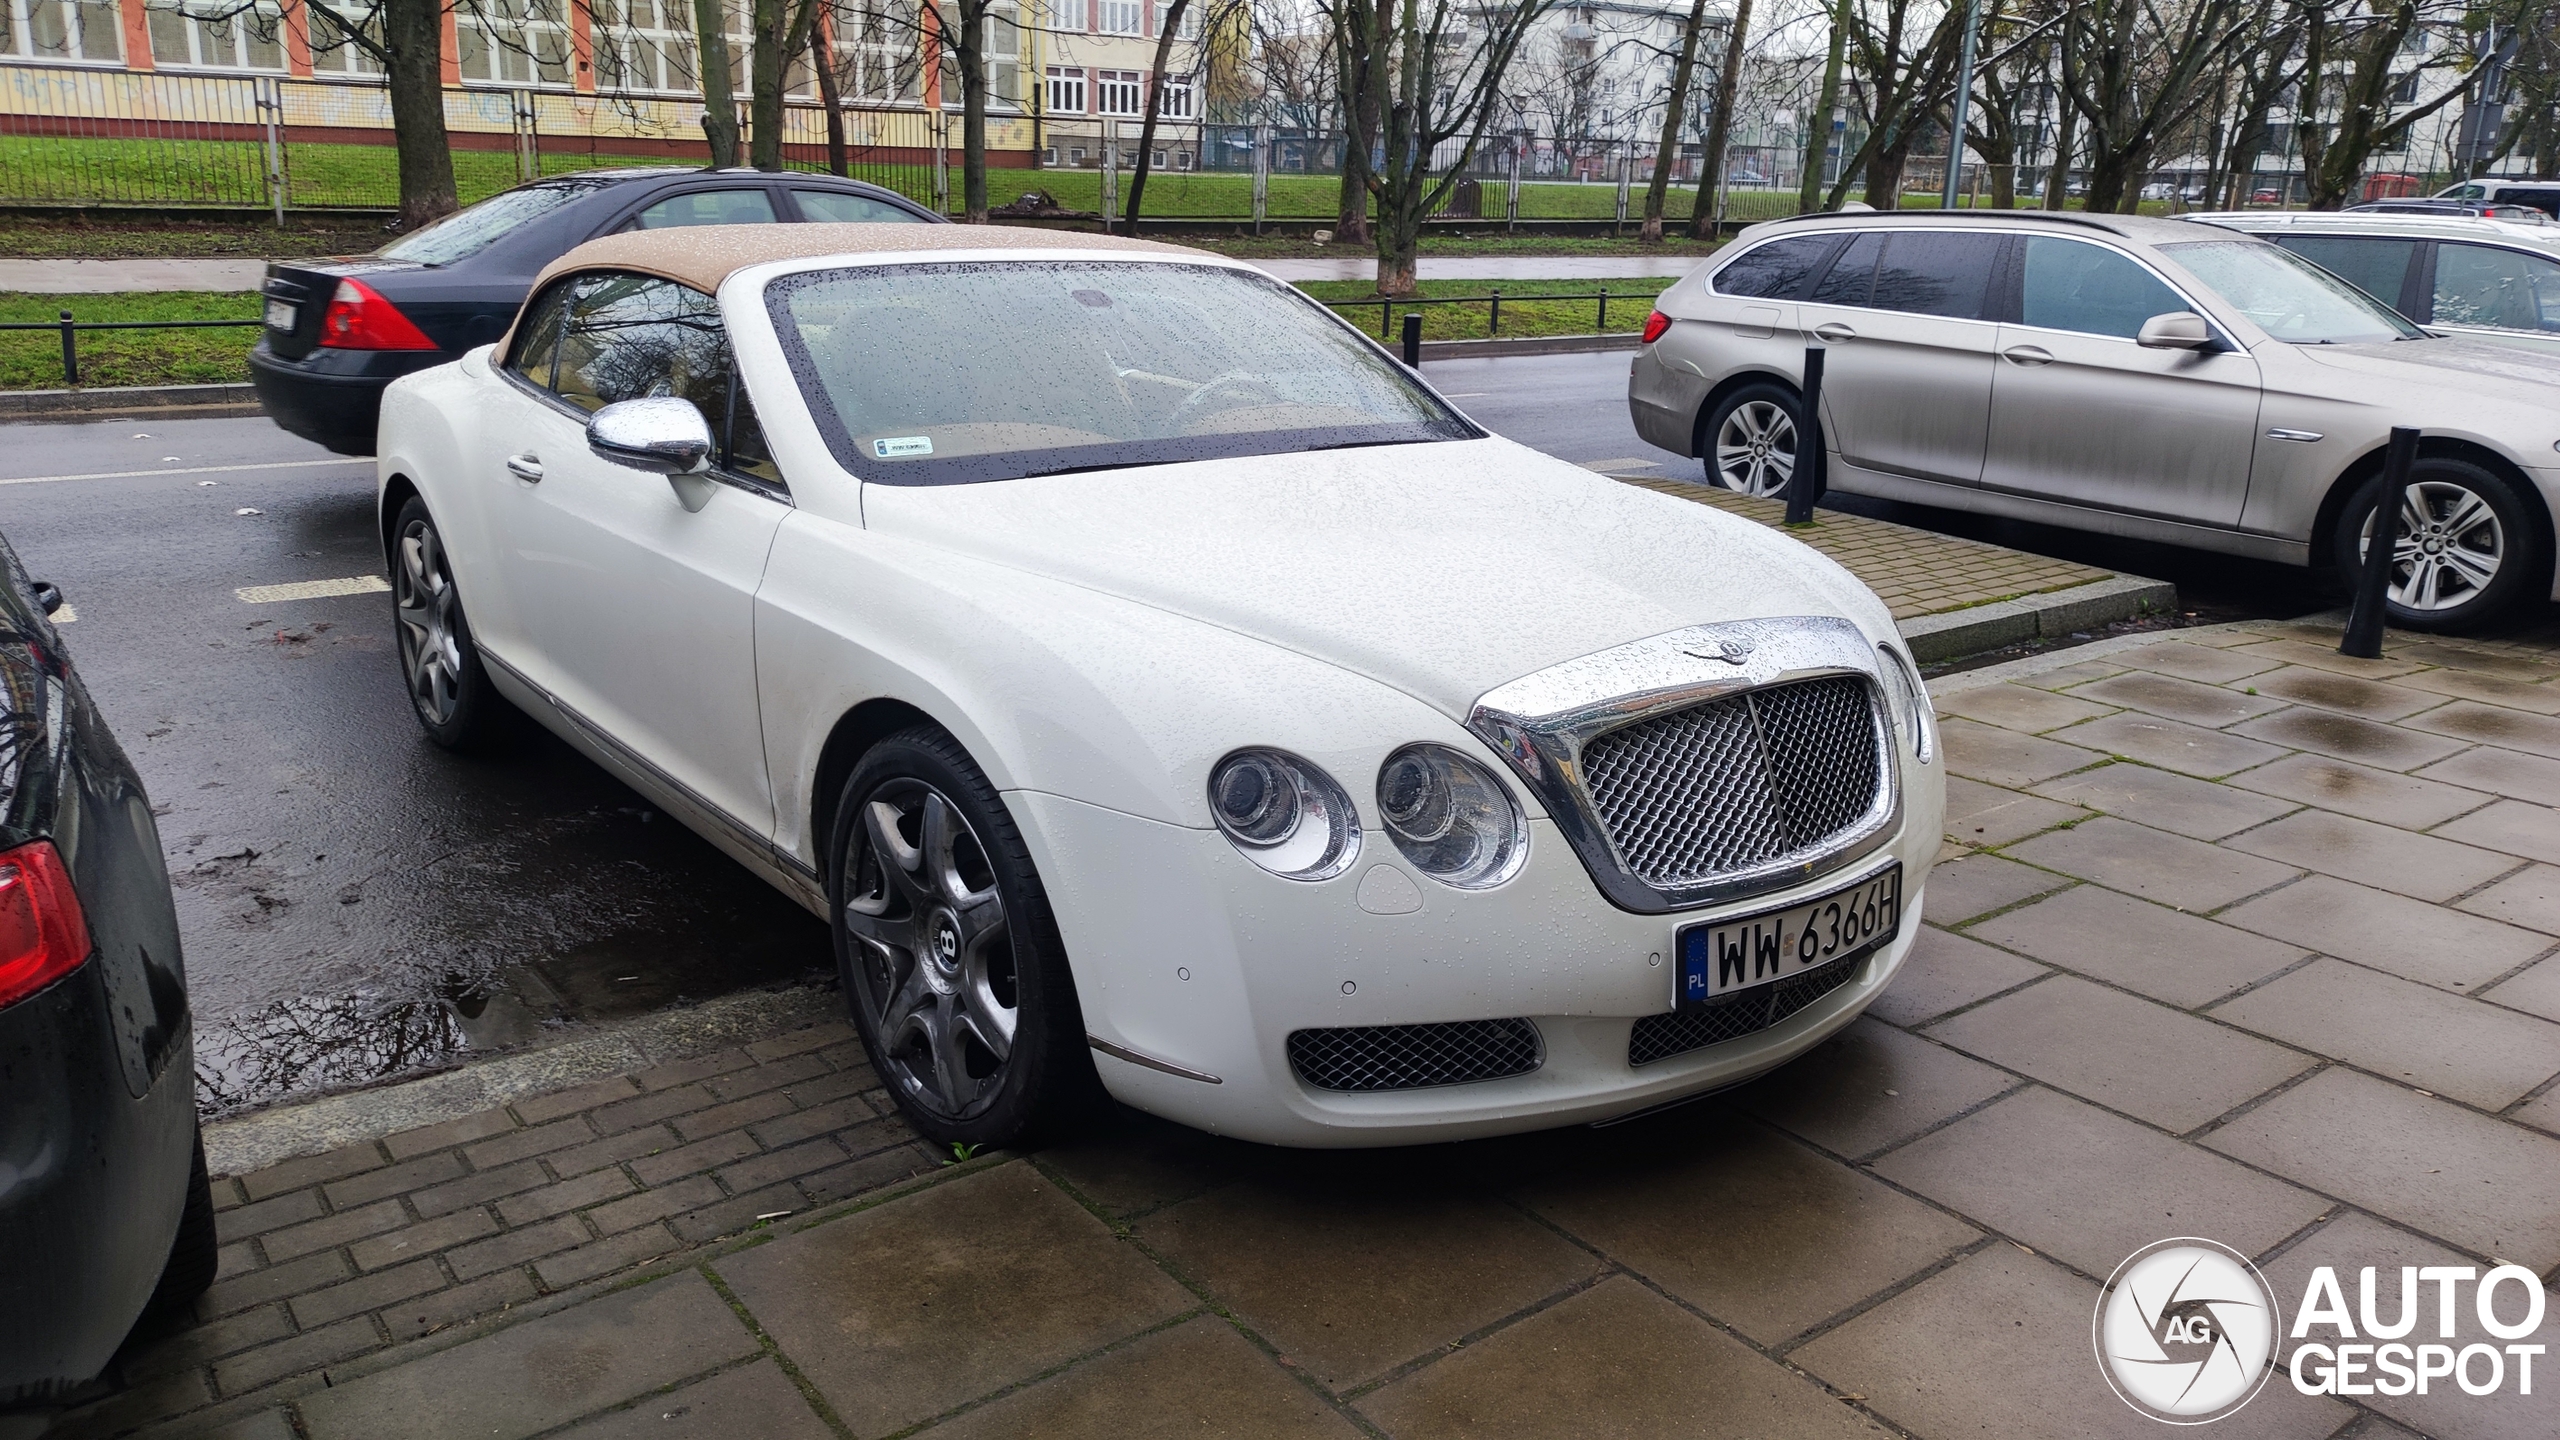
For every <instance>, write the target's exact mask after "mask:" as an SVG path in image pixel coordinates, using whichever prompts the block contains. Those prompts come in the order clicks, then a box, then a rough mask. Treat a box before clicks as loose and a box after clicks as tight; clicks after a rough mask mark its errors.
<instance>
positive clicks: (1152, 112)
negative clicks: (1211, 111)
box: [1121, 0, 1199, 235]
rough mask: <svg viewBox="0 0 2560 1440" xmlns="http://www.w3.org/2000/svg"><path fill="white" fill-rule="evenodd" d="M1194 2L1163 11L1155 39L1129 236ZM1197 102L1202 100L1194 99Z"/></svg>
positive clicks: (1180, 1) (1176, 0) (1128, 210)
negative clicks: (1178, 35)
mask: <svg viewBox="0 0 2560 1440" xmlns="http://www.w3.org/2000/svg"><path fill="white" fill-rule="evenodd" d="M1190 7H1191V0H1173V3H1172V4H1170V5H1167V6H1166V7H1165V9H1164V19H1163V23H1162V28H1161V29H1160V30H1159V31H1158V32H1157V35H1156V64H1155V71H1154V73H1153V74H1152V75H1151V76H1149V78H1148V81H1147V121H1146V123H1145V124H1144V125H1142V126H1140V127H1138V172H1137V173H1136V174H1135V175H1132V176H1130V177H1129V203H1128V204H1127V205H1126V206H1123V207H1122V209H1121V213H1122V214H1123V215H1125V216H1126V217H1127V218H1128V231H1127V233H1129V234H1131V235H1135V234H1137V233H1138V202H1139V201H1140V200H1142V199H1144V198H1145V197H1146V193H1147V172H1148V171H1149V170H1151V169H1153V168H1154V166H1153V163H1152V162H1153V161H1154V159H1155V152H1156V116H1157V115H1159V114H1161V113H1163V110H1164V72H1165V66H1166V65H1168V64H1169V63H1171V61H1172V59H1173V32H1174V31H1175V30H1177V29H1179V28H1180V27H1181V25H1182V12H1183V11H1185V10H1187V9H1189V8H1190ZM1192 98H1193V99H1194V101H1195V102H1196V101H1197V100H1198V98H1199V97H1197V96H1194V97H1192Z"/></svg>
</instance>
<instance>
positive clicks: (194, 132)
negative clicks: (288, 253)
mask: <svg viewBox="0 0 2560 1440" xmlns="http://www.w3.org/2000/svg"><path fill="white" fill-rule="evenodd" d="M444 111H445V117H444V118H445V129H446V133H447V135H448V136H449V137H450V142H451V146H452V151H453V164H454V180H455V184H456V187H457V189H458V190H459V191H460V195H461V199H462V200H463V201H464V203H466V204H467V203H469V202H471V201H473V200H477V199H480V198H482V197H483V196H486V195H491V194H494V193H496V192H497V191H499V190H503V189H505V188H506V187H507V186H509V185H514V184H518V183H521V182H522V181H525V180H529V179H533V178H535V177H537V176H540V175H546V174H555V173H558V172H561V171H566V170H583V169H592V168H596V167H599V166H610V165H650V164H670V163H674V164H700V163H702V162H703V158H704V156H705V154H706V150H705V146H704V143H703V140H702V104H701V102H700V101H699V100H690V101H688V100H684V99H681V98H674V97H667V96H625V95H582V94H575V93H571V92H567V91H555V90H538V89H531V88H517V89H480V88H473V87H465V86H451V87H447V88H446V90H445V91H444ZM742 120H743V116H742ZM783 123H784V134H783V156H784V163H785V165H786V166H788V167H790V168H795V169H806V170H822V169H825V168H826V167H827V158H828V157H827V144H826V129H827V127H826V115H825V112H824V111H823V110H821V109H820V108H819V107H818V106H816V105H814V104H803V103H796V102H795V103H790V104H787V105H786V106H785V108H784V115H783ZM1014 123H1020V122H1014ZM843 125H844V131H845V141H846V152H847V159H848V161H849V167H848V168H849V169H850V170H851V172H852V173H853V174H855V175H856V176H858V177H859V178H862V179H865V180H870V181H873V182H874V183H877V184H881V185H885V186H887V187H888V188H890V189H893V190H896V191H899V192H900V193H902V194H906V195H909V196H912V197H914V198H916V199H919V200H923V201H926V202H927V203H938V202H944V201H947V198H948V195H949V175H950V170H951V165H950V151H951V149H952V146H953V141H954V132H956V130H957V129H958V127H957V125H956V124H954V123H952V118H951V117H949V116H947V115H943V114H939V113H928V112H924V111H918V110H870V109H847V110H845V111H844V112H843ZM393 144H394V132H393V129H392V120H391V102H390V95H389V92H388V91H386V90H385V89H384V88H383V87H382V85H381V83H380V81H379V80H378V79H374V78H359V79H350V80H296V79H289V78H284V77H278V76H264V75H259V76H251V75H188V74H173V73H168V72H153V71H129V70H106V69H96V68H79V67H66V66H46V65H25V64H0V204H21V205H25V204H36V205H109V206H132V207H154V208H157V207H181V208H183V207H220V208H226V209H261V210H269V211H272V212H273V213H275V214H276V215H278V216H279V217H281V216H282V214H283V213H284V211H285V210H287V209H288V208H352V209H371V208H388V207H392V206H396V205H397V204H398V203H399V198H400V195H399V191H400V182H399V167H398V164H397V161H396V159H395V157H394V152H393V149H392V147H393Z"/></svg>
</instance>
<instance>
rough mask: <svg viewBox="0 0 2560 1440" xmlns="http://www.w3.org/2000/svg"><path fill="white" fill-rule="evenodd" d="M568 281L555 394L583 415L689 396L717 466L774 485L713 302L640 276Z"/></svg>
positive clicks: (774, 472) (776, 478)
mask: <svg viewBox="0 0 2560 1440" xmlns="http://www.w3.org/2000/svg"><path fill="white" fill-rule="evenodd" d="M576 287H577V288H576V290H575V292H574V294H572V295H571V297H570V300H569V305H568V314H567V315H566V317H565V319H564V323H563V324H562V326H561V330H560V341H559V360H558V363H557V366H556V382H555V384H554V386H553V388H554V389H555V390H556V391H557V392H558V393H559V396H560V398H561V399H563V400H566V401H568V402H569V403H570V404H572V405H575V406H577V407H578V408H580V409H582V410H588V411H595V410H601V409H603V408H604V407H605V406H607V405H610V404H613V403H614V402H615V401H618V400H637V399H640V398H642V397H644V396H655V395H672V396H676V397H678V398H680V399H685V400H690V401H692V402H693V403H694V406H695V408H697V409H699V410H700V411H701V412H702V418H703V422H704V423H705V424H707V425H709V426H710V427H711V434H712V438H713V439H714V440H715V441H716V442H718V443H719V444H720V447H721V451H720V454H721V458H720V464H721V466H722V467H723V468H725V469H729V470H734V471H737V472H739V473H741V474H745V475H751V476H754V477H756V478H757V479H760V480H764V481H767V482H768V483H771V484H774V485H780V484H782V473H781V471H779V470H778V469H776V468H775V467H774V464H773V460H772V456H771V454H770V453H769V452H768V451H767V449H766V447H765V443H764V432H763V430H762V429H761V428H760V427H759V426H758V425H757V424H756V420H755V411H754V408H753V407H752V406H751V405H749V404H748V402H747V396H746V391H745V390H744V388H743V387H741V386H740V384H739V383H738V376H737V365H736V362H735V361H734V360H733V359H732V357H731V355H730V352H729V334H728V331H727V330H726V329H725V328H723V327H722V325H721V323H720V310H719V306H718V304H717V302H715V301H713V300H712V298H711V297H710V296H708V295H705V294H703V293H702V292H701V291H699V290H694V289H691V288H688V287H686V286H683V285H679V284H677V283H675V282H674V281H672V280H661V279H659V278H657V277H655V276H650V275H622V274H604V275H592V276H582V277H580V278H579V279H578V281H577V282H576Z"/></svg>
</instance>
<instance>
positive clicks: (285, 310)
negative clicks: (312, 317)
mask: <svg viewBox="0 0 2560 1440" xmlns="http://www.w3.org/2000/svg"><path fill="white" fill-rule="evenodd" d="M300 313H301V311H300V309H299V308H298V307H296V306H292V305H287V304H286V303H284V302H283V301H281V300H270V301H268V302H267V328H268V329H270V330H282V331H284V332H285V333H286V334H288V335H290V334H292V333H293V319H294V317H295V316H296V315H298V314H300Z"/></svg>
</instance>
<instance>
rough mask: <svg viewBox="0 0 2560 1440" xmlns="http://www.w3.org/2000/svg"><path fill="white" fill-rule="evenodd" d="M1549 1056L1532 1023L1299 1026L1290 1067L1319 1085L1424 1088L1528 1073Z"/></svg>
mask: <svg viewBox="0 0 2560 1440" xmlns="http://www.w3.org/2000/svg"><path fill="white" fill-rule="evenodd" d="M1545 1058H1546V1057H1545V1054H1544V1052H1543V1050H1542V1049H1541V1047H1540V1046H1539V1044H1538V1027H1537V1026H1535V1025H1532V1024H1530V1023H1529V1022H1528V1021H1526V1020H1461V1021H1458V1022H1456V1023H1454V1024H1446V1025H1361V1026H1355V1027H1352V1028H1348V1029H1340V1030H1299V1031H1296V1032H1294V1033H1292V1034H1291V1035H1290V1036H1289V1068H1290V1069H1292V1070H1295V1071H1297V1072H1298V1078H1299V1079H1301V1080H1304V1081H1305V1082H1307V1083H1308V1084H1310V1085H1312V1086H1314V1087H1316V1088H1317V1089H1319V1090H1422V1089H1427V1088H1429V1087H1431V1086H1434V1085H1464V1084H1466V1083H1467V1082H1469V1081H1471V1080H1499V1079H1501V1078H1502V1077H1504V1076H1506V1075H1526V1074H1528V1073H1529V1072H1530V1071H1532V1070H1535V1069H1537V1068H1538V1065H1539V1063H1540V1062H1541V1061H1542V1060H1544V1059H1545Z"/></svg>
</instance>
